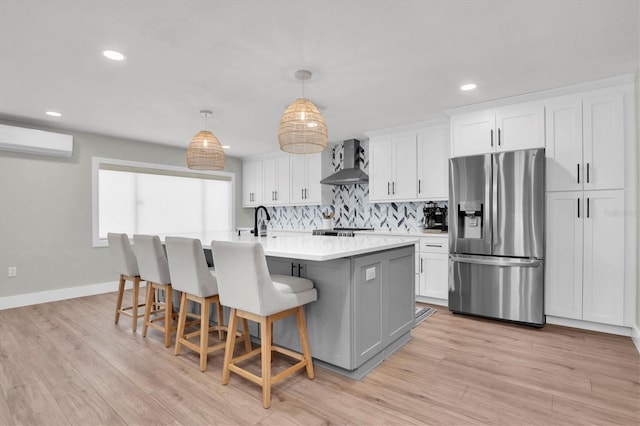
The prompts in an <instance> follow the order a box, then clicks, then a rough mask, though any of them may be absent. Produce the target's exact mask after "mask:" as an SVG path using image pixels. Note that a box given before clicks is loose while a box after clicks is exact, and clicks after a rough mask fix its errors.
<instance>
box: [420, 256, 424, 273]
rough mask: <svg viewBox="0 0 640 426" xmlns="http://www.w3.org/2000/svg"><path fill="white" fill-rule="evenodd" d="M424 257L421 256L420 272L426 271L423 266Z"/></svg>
mask: <svg viewBox="0 0 640 426" xmlns="http://www.w3.org/2000/svg"><path fill="white" fill-rule="evenodd" d="M422 260H423V259H422V258H420V273H422V272H423V271H424V268H423V267H422Z"/></svg>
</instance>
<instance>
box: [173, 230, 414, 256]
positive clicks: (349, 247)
mask: <svg viewBox="0 0 640 426" xmlns="http://www.w3.org/2000/svg"><path fill="white" fill-rule="evenodd" d="M173 235H176V234H173ZM180 235H181V236H185V237H190V238H198V239H199V240H200V241H201V242H202V247H203V248H211V241H212V240H218V241H240V242H242V241H244V242H254V241H258V242H260V243H261V244H262V247H263V249H264V253H265V255H267V256H273V257H283V258H292V259H300V260H315V261H325V260H332V259H339V258H342V257H351V256H357V255H361V254H367V253H372V252H376V251H382V250H388V249H394V248H399V247H406V246H412V245H414V244H415V243H417V242H418V238H417V237H413V238H407V237H408V236H404V237H396V236H389V235H356V236H355V237H330V236H319V235H295V236H276V237H271V236H267V237H258V238H256V237H254V236H253V235H242V236H238V234H237V233H236V232H207V233H192V234H180ZM163 237H164V236H161V238H162V239H164V238H163Z"/></svg>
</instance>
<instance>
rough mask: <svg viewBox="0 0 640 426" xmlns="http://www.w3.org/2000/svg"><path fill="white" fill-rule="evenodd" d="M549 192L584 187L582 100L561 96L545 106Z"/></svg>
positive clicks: (575, 189)
mask: <svg viewBox="0 0 640 426" xmlns="http://www.w3.org/2000/svg"><path fill="white" fill-rule="evenodd" d="M545 116H546V140H547V148H546V151H545V156H546V158H547V164H546V167H547V191H577V190H580V189H582V184H583V182H584V170H583V167H582V99H581V98H575V97H571V98H561V99H558V100H556V101H552V102H550V103H548V104H547V105H546V107H545Z"/></svg>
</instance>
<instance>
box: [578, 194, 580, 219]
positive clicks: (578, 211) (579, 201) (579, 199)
mask: <svg viewBox="0 0 640 426" xmlns="http://www.w3.org/2000/svg"><path fill="white" fill-rule="evenodd" d="M578 218H580V198H578Z"/></svg>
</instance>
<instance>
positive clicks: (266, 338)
mask: <svg viewBox="0 0 640 426" xmlns="http://www.w3.org/2000/svg"><path fill="white" fill-rule="evenodd" d="M271 330H272V323H271V320H270V318H269V317H263V318H262V321H261V322H260V337H261V338H260V340H261V343H262V348H261V349H262V350H261V356H262V406H263V407H264V408H269V407H270V406H271V339H272V335H271Z"/></svg>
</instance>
